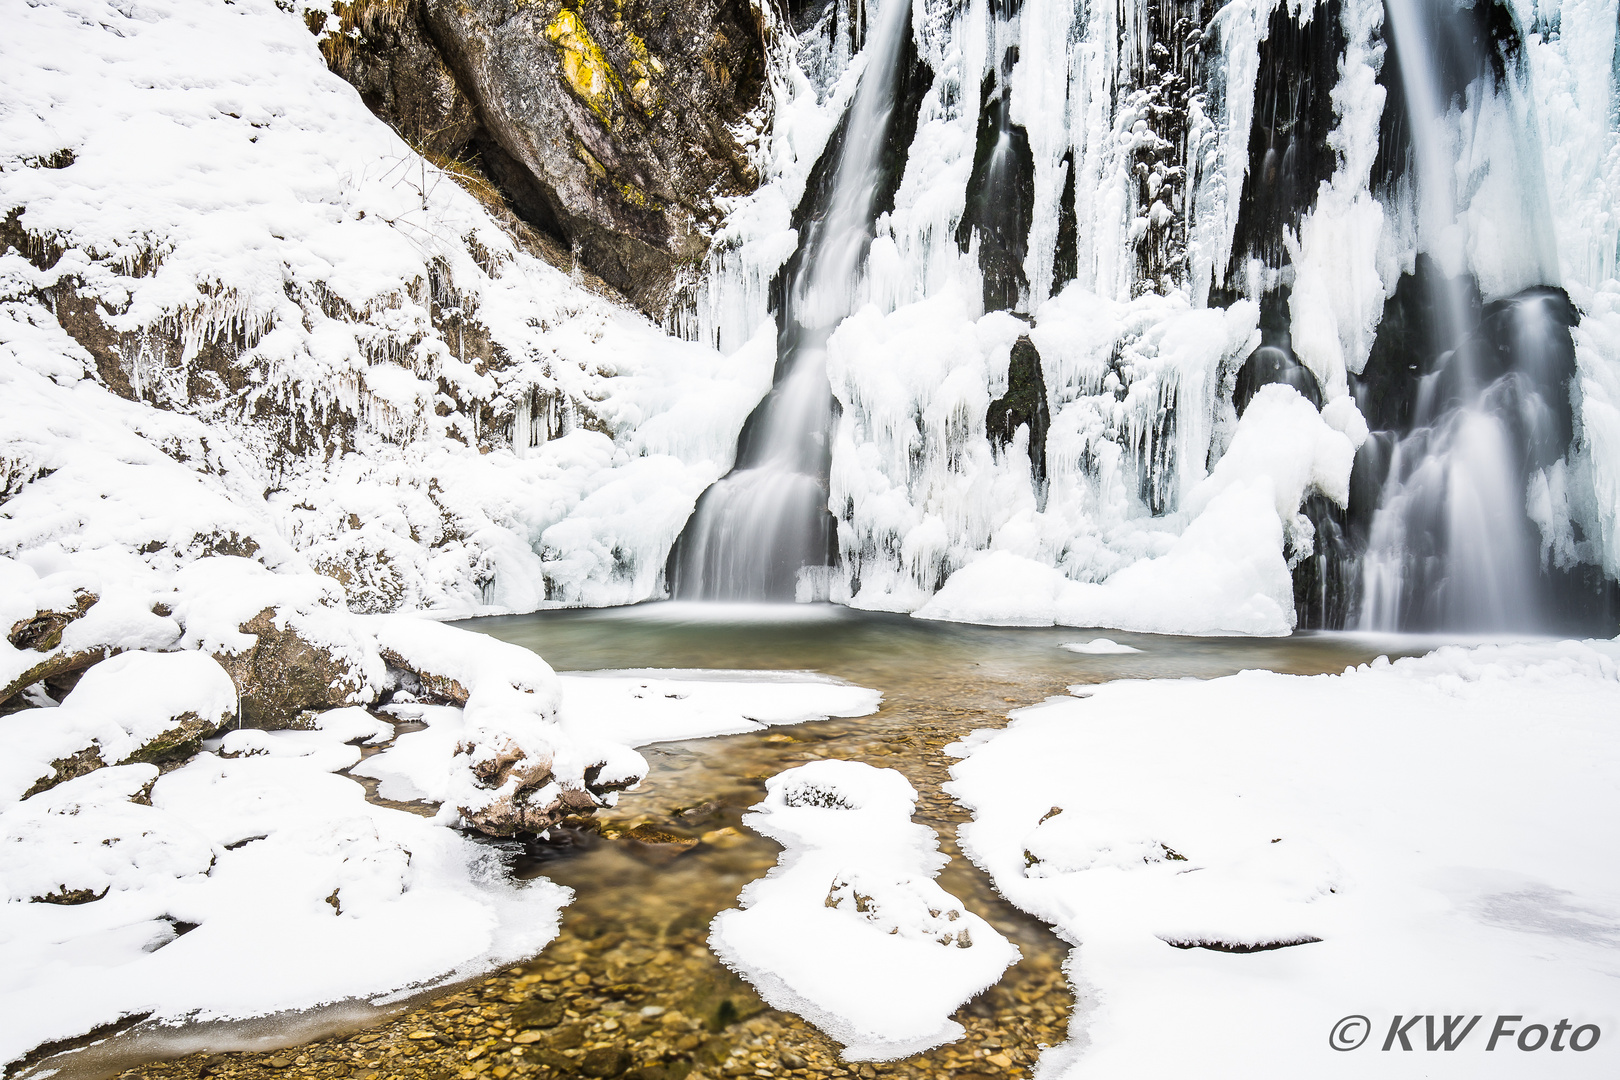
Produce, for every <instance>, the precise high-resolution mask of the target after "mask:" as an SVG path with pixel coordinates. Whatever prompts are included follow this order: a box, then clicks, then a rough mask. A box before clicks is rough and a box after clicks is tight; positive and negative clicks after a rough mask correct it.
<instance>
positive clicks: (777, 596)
mask: <svg viewBox="0 0 1620 1080" xmlns="http://www.w3.org/2000/svg"><path fill="white" fill-rule="evenodd" d="M910 10H911V6H910V4H909V2H907V0H886V3H885V4H884V6H883V8H882V10H881V11H880V12H879V13H878V17H877V19H875V20H873V21H872V22H871V23H870V25H871V26H872V33H871V36H870V37H869V38H868V41H867V45H866V50H865V56H866V61H865V68H864V70H863V71H862V73H861V78H860V85H859V87H858V88H857V89H856V92H855V97H854V100H853V101H852V102H851V103H850V107H849V115H848V118H847V120H846V123H845V126H844V131H843V141H842V145H841V148H840V151H839V158H838V166H837V169H836V170H835V172H834V174H833V175H834V179H833V185H832V192H831V197H830V198H829V200H828V203H827V206H826V209H825V212H824V213H823V214H821V215H820V216H819V218H817V219H814V220H812V221H811V222H809V223H808V224H807V225H806V227H805V230H804V234H803V235H802V237H801V240H800V255H801V256H802V258H801V260H800V261H799V263H798V266H799V268H800V269H799V271H798V273H797V274H795V275H794V277H793V279H792V280H791V281H790V282H789V284H788V288H787V292H786V296H785V298H784V304H783V311H782V312H781V313H780V318H781V322H780V325H781V327H782V332H781V339H780V340H781V343H782V344H781V351H780V360H779V361H778V364H777V381H776V385H775V386H774V387H772V389H771V392H770V394H769V396H767V398H766V399H765V401H764V402H763V403H762V404H761V406H760V408H759V410H758V411H757V412H756V413H755V415H754V416H753V417H752V418H750V421H749V430H748V432H746V433H745V437H744V439H743V441H742V444H741V445H740V446H739V448H738V454H737V463H736V466H735V467H734V468H733V469H732V471H731V473H730V474H728V475H727V476H726V477H725V478H723V479H722V480H720V481H719V482H718V483H716V484H715V485H714V486H713V487H711V488H709V490H708V491H706V492H705V493H704V495H703V497H702V498H701V499H700V500H699V501H698V506H697V510H696V512H695V513H694V514H693V516H692V521H691V523H690V524H689V525H688V526H687V530H686V533H685V534H684V535H683V536H682V538H681V541H680V545H679V548H678V551H677V556H676V559H675V562H674V567H673V570H674V573H673V580H672V581H671V591H672V592H673V594H674V595H675V597H676V598H677V599H700V600H793V599H809V598H811V597H812V596H813V594H814V581H813V580H812V579H813V576H814V574H813V572H814V569H815V568H817V567H824V566H827V565H828V564H829V563H830V562H831V552H832V550H833V528H834V525H833V522H832V518H831V515H830V514H829V513H828V510H827V486H826V485H827V472H828V468H829V462H830V449H829V446H828V437H829V432H830V429H831V426H832V390H831V388H830V386H829V385H828V381H827V339H828V338H829V337H831V335H832V332H833V330H835V329H836V328H837V326H838V324H839V323H840V322H841V321H843V319H844V318H845V317H846V316H847V315H849V314H850V312H851V311H852V309H853V307H854V300H855V295H856V289H857V286H858V284H859V276H860V271H861V262H862V260H863V258H864V257H865V254H866V250H867V245H868V242H869V240H870V239H871V225H872V217H873V209H874V204H875V202H876V197H877V192H878V187H879V184H880V182H881V178H882V164H883V162H882V157H883V150H884V144H885V134H886V132H887V130H888V126H889V121H890V117H891V115H892V114H893V112H894V107H895V87H896V83H897V67H898V59H899V55H900V50H901V46H902V44H903V41H904V36H905V33H906V29H907V26H908V25H909V23H908V16H909V13H910ZM807 571H808V572H807Z"/></svg>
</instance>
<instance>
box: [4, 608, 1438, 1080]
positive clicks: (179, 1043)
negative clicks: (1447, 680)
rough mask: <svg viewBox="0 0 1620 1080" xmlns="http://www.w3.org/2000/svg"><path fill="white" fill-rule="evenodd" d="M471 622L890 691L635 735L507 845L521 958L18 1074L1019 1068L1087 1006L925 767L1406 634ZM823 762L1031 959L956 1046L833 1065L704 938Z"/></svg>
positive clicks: (656, 663)
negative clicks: (635, 763)
mask: <svg viewBox="0 0 1620 1080" xmlns="http://www.w3.org/2000/svg"><path fill="white" fill-rule="evenodd" d="M462 625H464V626H466V627H468V628H470V629H474V630H478V631H480V632H483V633H487V634H490V635H491V636H493V637H497V638H501V639H504V640H506V641H511V642H514V643H516V644H520V645H523V646H526V647H528V648H531V649H534V650H535V651H536V652H538V653H540V654H541V655H542V656H544V657H545V658H546V659H547V660H548V661H549V662H550V663H551V664H552V666H553V667H554V668H556V669H558V670H560V671H602V670H619V669H633V668H684V669H730V670H740V669H756V670H758V669H767V670H799V671H816V672H820V673H823V674H826V675H831V676H835V677H838V678H841V679H846V680H848V681H850V682H854V683H858V684H860V685H863V686H868V687H872V688H875V689H878V690H881V691H882V692H883V695H884V699H883V705H882V708H881V709H880V710H879V711H878V712H877V713H875V714H873V715H871V716H866V717H859V718H854V719H831V720H825V721H820V722H816V723H810V724H801V725H796V726H791V727H782V728H776V729H773V730H771V731H766V732H755V733H750V734H746V735H736V736H729V737H722V738H711V739H699V740H692V741H688V742H679V743H666V744H660V745H656V746H651V747H646V748H644V749H643V753H644V754H645V755H646V757H647V759H648V762H649V765H650V766H651V769H650V773H649V776H648V778H647V780H646V782H645V783H643V784H642V785H641V787H640V788H639V789H638V790H636V791H633V792H628V793H626V794H625V795H624V796H623V797H622V798H621V801H620V803H619V805H618V806H617V807H616V808H615V809H613V810H611V811H604V812H602V813H601V814H599V815H598V817H597V819H596V820H595V821H594V822H593V823H591V824H589V825H587V826H584V827H581V828H576V829H570V830H566V831H565V832H564V835H563V836H561V837H559V839H560V840H561V841H562V842H561V843H558V844H554V845H549V846H534V845H531V846H528V847H526V848H524V847H520V846H519V845H516V844H511V845H509V846H510V848H511V850H512V867H513V872H514V873H515V874H517V875H519V876H533V875H540V874H543V875H545V876H547V877H550V878H551V879H552V880H554V881H557V882H560V883H562V884H564V885H568V886H570V887H571V888H573V889H574V890H575V893H576V896H575V900H574V902H573V904H572V905H571V906H570V907H569V908H568V909H567V910H566V911H565V912H564V915H563V923H562V934H561V936H560V937H559V938H558V939H557V940H556V941H555V942H553V943H552V944H551V945H550V946H548V947H547V949H546V950H545V951H544V952H543V953H542V954H541V955H540V956H539V957H537V958H536V959H535V960H533V961H531V962H529V963H526V964H524V965H521V966H519V967H515V968H510V969H507V970H506V971H503V972H498V973H494V974H492V975H491V976H489V977H487V978H485V979H482V980H478V981H475V982H473V983H470V984H463V985H460V986H452V987H444V988H440V989H439V990H436V991H433V992H431V993H427V994H423V995H419V996H417V997H415V998H412V999H410V1000H408V1001H406V1002H403V1003H401V1004H398V1005H396V1006H394V1007H392V1008H389V1009H375V1008H372V1007H369V1006H355V1005H352V1004H351V1005H346V1006H337V1007H333V1008H330V1009H325V1010H316V1011H312V1012H310V1013H305V1014H300V1015H298V1016H287V1017H278V1018H274V1019H271V1020H261V1021H257V1022H252V1023H244V1024H237V1025H211V1026H209V1027H208V1028H207V1029H206V1030H199V1029H180V1030H178V1031H175V1030H163V1029H155V1030H150V1029H144V1025H137V1026H136V1027H134V1028H131V1029H130V1030H128V1031H126V1032H123V1033H121V1034H116V1035H113V1036H112V1037H111V1038H107V1039H105V1040H103V1041H102V1042H100V1043H99V1044H97V1045H95V1046H91V1047H87V1048H84V1049H77V1050H74V1051H70V1052H65V1053H62V1054H59V1055H57V1056H56V1057H55V1058H54V1059H47V1060H46V1061H43V1062H39V1063H38V1064H37V1065H36V1066H35V1068H33V1069H31V1070H29V1072H28V1073H27V1074H25V1075H30V1076H41V1075H46V1074H47V1072H48V1070H49V1069H51V1068H57V1069H60V1070H61V1071H59V1072H58V1073H56V1075H58V1076H64V1077H66V1076H72V1077H83V1078H86V1080H88V1078H92V1077H105V1076H111V1075H119V1074H122V1075H126V1076H139V1077H158V1076H163V1077H171V1076H173V1077H181V1076H184V1077H193V1076H222V1077H259V1076H272V1075H280V1076H299V1077H350V1076H353V1077H362V1078H363V1077H375V1078H379V1080H381V1078H392V1077H429V1078H434V1080H448V1078H450V1077H467V1076H469V1075H475V1076H485V1075H487V1076H490V1077H493V1078H495V1080H507V1078H508V1077H536V1078H541V1077H549V1076H559V1077H560V1076H576V1075H585V1076H623V1077H627V1078H629V1080H685V1078H692V1080H701V1078H704V1077H708V1078H716V1077H722V1076H725V1077H736V1076H775V1077H786V1076H809V1077H816V1076H840V1075H860V1076H871V1075H874V1074H878V1075H891V1076H914V1077H958V1078H963V1080H977V1078H981V1077H989V1076H994V1077H1012V1076H1027V1075H1028V1074H1029V1066H1030V1065H1031V1064H1032V1063H1033V1062H1034V1061H1035V1059H1036V1057H1037V1056H1038V1055H1039V1053H1040V1050H1041V1048H1042V1047H1043V1046H1047V1045H1057V1044H1059V1043H1062V1042H1063V1041H1064V1040H1065V1039H1066V1038H1067V1035H1068V1025H1069V1019H1070V1016H1071V1013H1072V1012H1073V1011H1074V1010H1075V1008H1076V1007H1078V1008H1079V1009H1080V1010H1081V1011H1082V1013H1083V1011H1084V1009H1085V1004H1086V1003H1085V1002H1084V1001H1081V1002H1078V1003H1076V1002H1074V1001H1073V999H1072V996H1071V994H1070V991H1069V988H1068V984H1067V980H1066V979H1065V977H1064V974H1063V972H1062V970H1061V965H1062V963H1063V961H1064V959H1065V957H1066V955H1067V951H1068V946H1067V945H1066V944H1065V943H1063V942H1062V941H1060V940H1058V939H1057V938H1056V937H1055V936H1053V935H1052V934H1051V932H1050V931H1049V930H1048V929H1047V928H1046V927H1045V925H1044V924H1042V923H1039V922H1037V921H1036V920H1033V919H1031V918H1028V917H1027V916H1024V915H1022V914H1021V913H1019V912H1017V911H1016V910H1014V909H1012V908H1011V907H1010V906H1009V905H1007V904H1005V903H1004V902H1003V901H1001V899H1000V898H999V897H998V896H997V895H996V893H995V892H994V890H993V889H992V888H991V886H990V883H989V880H988V879H987V878H986V877H985V876H984V875H983V874H982V873H981V872H979V871H978V870H977V869H976V868H975V867H973V866H972V865H971V864H969V863H968V862H967V860H966V859H964V858H963V857H962V856H961V855H960V853H959V851H958V850H957V848H956V845H955V830H956V826H957V825H958V824H960V823H961V822H962V821H963V820H965V817H964V815H963V813H962V811H961V810H960V808H958V807H957V806H956V805H955V804H954V803H953V802H952V801H951V800H950V798H949V796H947V795H946V794H945V793H944V792H943V790H942V787H941V785H943V784H944V783H945V782H946V781H948V779H949V775H948V772H947V769H948V767H949V764H950V762H951V761H952V760H953V759H951V758H950V757H949V756H947V755H946V754H945V753H944V747H945V746H946V745H948V744H950V743H951V742H953V741H955V740H956V739H958V738H960V737H962V736H964V735H966V734H967V733H969V732H971V731H973V730H974V729H976V728H983V727H999V726H1001V725H1003V724H1005V723H1006V722H1007V713H1008V711H1009V710H1010V709H1013V708H1017V707H1019V706H1023V705H1030V704H1034V703H1037V702H1039V701H1041V700H1043V699H1045V698H1047V697H1049V696H1052V695H1058V694H1063V693H1064V692H1065V689H1066V688H1067V687H1068V686H1070V685H1073V684H1077V683H1089V682H1102V681H1106V680H1110V679H1116V678H1162V677H1195V678H1212V677H1216V676H1220V675H1225V674H1230V673H1232V672H1236V671H1239V670H1242V669H1244V668H1256V667H1259V668H1269V669H1271V670H1274V671H1282V672H1295V673H1300V674H1310V673H1318V672H1325V671H1339V670H1343V669H1344V667H1345V666H1347V665H1350V664H1356V663H1362V662H1365V661H1367V660H1370V659H1372V658H1373V657H1375V656H1376V655H1378V654H1379V653H1381V652H1382V653H1392V652H1396V651H1398V650H1396V649H1392V648H1391V646H1392V645H1393V644H1396V643H1394V642H1391V641H1387V640H1386V641H1376V640H1373V639H1365V638H1357V637H1352V636H1346V635H1296V636H1295V637H1292V638H1286V639H1259V640H1256V639H1240V638H1224V639H1223V638H1171V637H1158V636H1147V635H1133V634H1125V633H1118V632H1104V633H1106V634H1107V636H1108V637H1109V638H1111V639H1112V640H1114V641H1116V642H1118V643H1120V644H1122V645H1129V646H1132V647H1134V648H1137V649H1139V650H1140V651H1139V652H1132V653H1117V654H1084V653H1075V652H1072V651H1068V650H1065V649H1063V648H1062V647H1061V646H1062V645H1063V644H1064V643H1068V642H1086V641H1090V640H1091V639H1093V638H1095V637H1098V636H1099V635H1098V634H1097V633H1095V632H1090V631H1076V630H1072V629H1053V628H1038V629H1036V628H995V627H980V626H964V625H957V624H945V623H930V622H923V621H919V620H915V619H911V618H908V617H905V616H896V615H884V614H872V613H861V612H853V611H849V610H847V609H844V608H838V607H832V606H826V605H815V606H811V605H804V606H794V605H783V606H779V607H770V606H762V605H761V606H728V605H715V604H705V605H698V604H670V603H664V604H646V605H640V606H637V607H632V608H621V609H608V610H586V611H567V612H550V613H542V614H537V615H525V616H511V617H500V618H487V619H478V620H472V621H469V622H466V623H464V624H462ZM1413 644H1416V643H1413ZM1432 646H1433V643H1432V642H1427V643H1422V644H1421V645H1417V647H1416V648H1415V649H1414V651H1424V650H1425V649H1427V648H1430V647H1432ZM823 757H830V758H852V759H858V760H863V761H868V762H871V763H872V764H875V765H880V766H886V767H890V768H894V769H897V770H899V771H900V772H901V773H903V774H904V775H905V776H906V777H907V779H908V780H910V781H911V783H912V785H913V786H914V787H915V788H916V789H917V791H918V792H919V795H920V798H919V800H918V805H917V814H916V818H917V820H919V821H922V822H925V823H926V824H928V825H930V826H932V827H933V828H934V829H935V830H936V831H937V832H938V833H939V835H940V841H941V846H942V849H943V850H944V851H945V852H946V853H947V854H949V855H951V856H952V861H951V864H950V865H949V866H948V867H947V868H946V869H945V870H944V871H943V872H942V874H941V876H940V882H941V884H942V885H943V886H944V887H945V888H946V889H947V890H948V891H950V892H951V893H953V894H955V895H956V896H957V897H959V898H960V899H961V900H962V901H963V902H964V903H965V904H966V905H967V906H968V907H969V908H970V909H972V910H973V911H975V912H977V913H978V914H980V915H982V916H983V917H985V918H986V919H988V920H989V921H990V922H991V923H992V924H994V925H995V926H996V927H997V929H999V930H1000V931H1001V932H1002V933H1004V934H1006V935H1007V936H1008V937H1009V938H1010V939H1012V940H1013V941H1014V942H1015V943H1016V944H1017V945H1018V946H1019V948H1020V949H1021V950H1022V952H1023V954H1024V959H1023V960H1022V961H1021V962H1020V963H1018V964H1017V965H1016V966H1014V967H1013V968H1012V969H1010V970H1009V972H1008V973H1007V975H1006V976H1005V977H1004V978H1003V980H1002V981H1001V983H1000V984H998V985H997V986H996V987H993V988H992V989H991V990H990V991H988V992H987V993H985V994H984V995H982V996H980V997H979V998H978V999H976V1000H975V1001H973V1002H970V1003H969V1004H968V1005H966V1006H964V1008H963V1009H962V1010H960V1011H959V1013H958V1015H957V1019H958V1020H959V1021H961V1022H962V1023H963V1024H964V1025H965V1026H966V1028H967V1030H968V1034H967V1036H966V1037H965V1038H964V1039H962V1040H960V1041H958V1042H957V1043H954V1044H951V1045H948V1046H944V1047H940V1048H937V1049H935V1050H932V1051H929V1052H926V1053H923V1054H919V1055H916V1056H914V1057H911V1058H908V1059H906V1060H904V1061H902V1062H894V1063H887V1064H878V1065H876V1066H870V1065H868V1066H856V1065H849V1064H847V1063H844V1062H842V1061H840V1060H839V1058H838V1046H837V1044H836V1043H833V1042H831V1041H830V1040H828V1039H826V1038H825V1037H823V1036H822V1035H821V1034H820V1033H819V1032H817V1031H816V1030H815V1029H814V1028H812V1027H810V1026H808V1025H806V1024H804V1023H803V1022H802V1021H799V1020H798V1019H797V1018H796V1017H793V1016H791V1015H788V1014H782V1013H777V1012H774V1011H771V1010H769V1009H767V1008H766V1006H765V1005H764V1003H763V1002H761V1001H760V1000H759V999H758V997H757V996H756V995H754V993H753V992H752V991H751V990H750V989H749V987H748V986H747V985H746V984H744V983H743V982H742V981H740V980H739V979H737V978H736V977H735V976H734V975H732V974H731V973H730V972H728V971H726V970H725V969H724V968H723V967H722V966H721V965H720V964H719V963H718V962H717V961H716V960H715V959H714V957H713V956H712V955H711V954H710V953H709V951H708V949H707V947H706V946H705V944H704V940H705V938H706V936H707V928H708V923H709V921H710V919H711V918H713V916H714V915H715V913H716V912H718V911H720V910H723V909H725V908H728V907H732V906H734V905H735V902H736V898H737V894H738V892H739V891H740V890H741V889H742V887H743V886H744V885H745V884H747V883H748V882H749V881H751V880H753V879H754V878H756V877H759V876H761V875H762V874H764V873H765V872H766V871H767V870H768V869H769V868H770V867H771V866H773V865H774V864H775V862H776V858H777V854H778V848H777V846H776V845H775V844H774V843H772V842H770V841H767V840H764V839H762V838H760V837H758V836H756V835H754V834H753V833H751V832H749V831H748V830H747V829H746V828H744V827H742V825H741V817H742V814H743V812H744V811H745V810H746V809H747V808H748V807H749V806H751V805H752V804H753V803H755V802H757V801H759V799H760V798H761V797H762V796H763V794H764V780H765V779H766V778H767V777H769V776H772V775H774V774H775V773H777V772H780V771H782V770H783V769H787V768H791V767H792V766H794V765H797V764H800V763H802V762H805V761H808V760H813V759H816V758H823ZM401 947H402V948H409V947H410V946H409V942H401ZM412 1036H415V1037H414V1038H413V1037H412ZM205 1048H206V1049H205ZM163 1059H167V1060H163Z"/></svg>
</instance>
